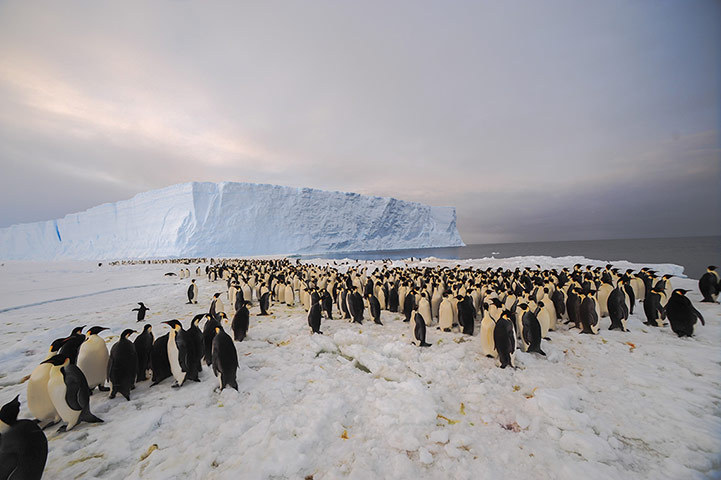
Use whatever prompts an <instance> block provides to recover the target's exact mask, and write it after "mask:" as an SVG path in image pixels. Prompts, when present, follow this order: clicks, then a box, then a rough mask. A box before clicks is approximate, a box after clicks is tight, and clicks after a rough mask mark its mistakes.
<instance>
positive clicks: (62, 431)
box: [58, 425, 68, 433]
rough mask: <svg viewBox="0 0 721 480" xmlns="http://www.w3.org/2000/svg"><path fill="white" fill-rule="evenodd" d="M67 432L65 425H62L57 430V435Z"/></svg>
mask: <svg viewBox="0 0 721 480" xmlns="http://www.w3.org/2000/svg"><path fill="white" fill-rule="evenodd" d="M67 431H68V426H67V425H62V426H61V427H60V428H58V433H65V432H67Z"/></svg>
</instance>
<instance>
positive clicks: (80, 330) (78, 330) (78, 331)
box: [70, 325, 86, 336]
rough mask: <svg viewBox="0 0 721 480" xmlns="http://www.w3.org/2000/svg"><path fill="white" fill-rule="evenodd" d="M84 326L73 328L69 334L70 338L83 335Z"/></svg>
mask: <svg viewBox="0 0 721 480" xmlns="http://www.w3.org/2000/svg"><path fill="white" fill-rule="evenodd" d="M85 327H86V325H83V326H81V327H75V328H73V331H72V332H71V333H70V336H77V335H82V334H83V328H85Z"/></svg>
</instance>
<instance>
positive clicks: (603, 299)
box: [598, 283, 613, 318]
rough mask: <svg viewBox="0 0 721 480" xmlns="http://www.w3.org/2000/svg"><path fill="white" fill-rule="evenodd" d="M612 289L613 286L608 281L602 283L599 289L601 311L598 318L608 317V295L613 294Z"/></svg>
mask: <svg viewBox="0 0 721 480" xmlns="http://www.w3.org/2000/svg"><path fill="white" fill-rule="evenodd" d="M612 290H613V288H612V287H611V286H610V285H608V284H606V283H604V284H603V285H601V288H599V289H598V307H599V308H598V309H599V312H600V313H601V315H600V316H599V317H598V318H601V317H608V296H609V295H610V294H611V291H612Z"/></svg>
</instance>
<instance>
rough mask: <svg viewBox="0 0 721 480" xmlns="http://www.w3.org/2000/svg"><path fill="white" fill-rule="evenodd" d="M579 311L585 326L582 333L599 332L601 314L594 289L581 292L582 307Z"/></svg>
mask: <svg viewBox="0 0 721 480" xmlns="http://www.w3.org/2000/svg"><path fill="white" fill-rule="evenodd" d="M579 313H580V317H579V319H580V321H581V325H582V326H583V329H582V330H581V333H590V334H594V335H595V334H597V333H598V327H599V325H598V321H599V319H600V314H599V309H598V303H597V302H596V298H595V296H594V294H593V291H590V292H588V293H582V294H581V308H580V312H579Z"/></svg>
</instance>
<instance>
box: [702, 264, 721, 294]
mask: <svg viewBox="0 0 721 480" xmlns="http://www.w3.org/2000/svg"><path fill="white" fill-rule="evenodd" d="M698 289H699V290H700V291H701V296H703V300H701V302H706V303H716V301H717V299H718V296H719V291H721V281H720V280H719V274H718V272H717V271H716V267H715V266H714V265H710V266H709V267H708V268H707V269H706V273H704V274H703V275H702V276H701V278H700V279H699V281H698Z"/></svg>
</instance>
